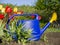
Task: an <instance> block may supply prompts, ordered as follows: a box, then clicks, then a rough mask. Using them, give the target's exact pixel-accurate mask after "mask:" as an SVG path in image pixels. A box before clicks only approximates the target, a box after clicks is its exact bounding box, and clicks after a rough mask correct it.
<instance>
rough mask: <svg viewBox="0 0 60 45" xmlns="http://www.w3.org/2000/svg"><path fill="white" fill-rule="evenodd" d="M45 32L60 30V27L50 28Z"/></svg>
mask: <svg viewBox="0 0 60 45" xmlns="http://www.w3.org/2000/svg"><path fill="white" fill-rule="evenodd" d="M45 32H60V28H48V29H47V30H46V31H45Z"/></svg>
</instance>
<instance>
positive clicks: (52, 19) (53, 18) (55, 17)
mask: <svg viewBox="0 0 60 45" xmlns="http://www.w3.org/2000/svg"><path fill="white" fill-rule="evenodd" d="M56 20H57V13H56V12H54V13H53V14H52V18H51V20H50V23H52V22H53V21H56Z"/></svg>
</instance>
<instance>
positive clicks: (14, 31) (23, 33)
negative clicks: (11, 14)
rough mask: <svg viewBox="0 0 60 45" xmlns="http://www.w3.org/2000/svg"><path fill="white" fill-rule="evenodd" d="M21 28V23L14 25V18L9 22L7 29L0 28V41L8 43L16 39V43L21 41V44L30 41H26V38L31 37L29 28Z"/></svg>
mask: <svg viewBox="0 0 60 45" xmlns="http://www.w3.org/2000/svg"><path fill="white" fill-rule="evenodd" d="M22 29H23V26H22V24H21V25H19V26H18V27H16V20H15V21H13V22H12V24H10V26H9V30H7V29H3V28H2V32H1V34H2V36H1V39H2V42H3V43H4V42H7V43H8V44H9V43H10V42H12V41H16V42H17V43H19V44H20V43H22V44H23V45H25V44H26V43H27V42H30V41H28V38H30V37H31V29H24V30H22Z"/></svg>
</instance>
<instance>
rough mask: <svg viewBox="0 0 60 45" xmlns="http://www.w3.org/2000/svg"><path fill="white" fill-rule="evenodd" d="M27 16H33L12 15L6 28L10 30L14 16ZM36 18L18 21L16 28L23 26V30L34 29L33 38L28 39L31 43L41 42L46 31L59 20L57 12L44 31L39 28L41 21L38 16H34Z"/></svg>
mask: <svg viewBox="0 0 60 45" xmlns="http://www.w3.org/2000/svg"><path fill="white" fill-rule="evenodd" d="M27 15H28V16H32V14H14V15H12V16H11V17H10V18H9V19H8V21H7V24H6V28H7V29H9V22H10V20H11V19H12V18H13V17H14V16H27ZM34 16H36V18H35V19H33V20H18V21H17V24H16V26H19V25H20V24H23V25H22V26H24V28H23V29H32V33H31V36H32V37H31V38H29V39H28V40H30V41H37V40H40V37H41V36H42V34H43V33H44V31H45V30H46V29H47V28H48V27H49V25H50V24H51V23H52V22H53V21H56V19H57V14H56V12H54V13H53V16H52V18H51V20H50V21H49V22H48V23H47V24H46V25H45V26H44V27H43V28H42V29H40V26H39V24H40V21H39V20H38V14H34ZM14 38H15V39H16V37H14Z"/></svg>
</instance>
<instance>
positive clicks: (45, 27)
mask: <svg viewBox="0 0 60 45" xmlns="http://www.w3.org/2000/svg"><path fill="white" fill-rule="evenodd" d="M56 20H57V13H56V12H54V13H53V14H52V18H51V19H50V21H49V22H48V23H47V24H46V25H45V26H44V27H43V28H42V29H41V32H42V33H44V31H45V30H46V29H47V28H48V27H49V25H50V24H51V23H52V22H54V21H56Z"/></svg>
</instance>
